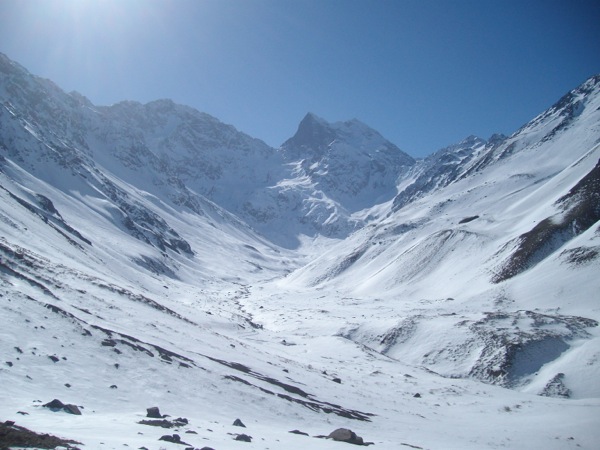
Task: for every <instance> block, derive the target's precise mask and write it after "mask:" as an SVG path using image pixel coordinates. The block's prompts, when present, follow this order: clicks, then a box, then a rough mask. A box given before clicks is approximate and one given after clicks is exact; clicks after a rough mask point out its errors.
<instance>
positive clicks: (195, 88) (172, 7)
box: [0, 0, 600, 157]
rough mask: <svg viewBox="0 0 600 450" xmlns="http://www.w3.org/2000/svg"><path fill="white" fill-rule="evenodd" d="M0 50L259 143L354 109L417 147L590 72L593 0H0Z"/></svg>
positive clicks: (108, 96)
mask: <svg viewBox="0 0 600 450" xmlns="http://www.w3.org/2000/svg"><path fill="white" fill-rule="evenodd" d="M0 51H1V52H3V53H5V54H7V55H8V56H9V57H10V58H12V59H14V60H16V61H18V62H19V63H21V64H22V65H23V66H25V67H26V68H27V69H28V70H29V71H30V72H32V73H34V74H36V75H40V76H43V77H46V78H50V79H52V80H53V81H55V82H56V83H57V84H58V85H59V86H60V87H61V88H63V89H65V90H66V91H71V90H76V91H78V92H80V93H82V94H84V95H86V96H87V97H88V98H90V100H91V101H92V102H94V103H95V104H98V105H106V104H112V103H115V102H117V101H120V100H126V99H127V100H138V101H141V102H147V101H151V100H154V99H158V98H172V99H173V100H175V101H176V102H178V103H183V104H187V105H190V106H193V107H195V108H197V109H199V110H201V111H204V112H207V113H209V114H211V115H213V116H215V117H217V118H218V119H220V120H222V121H223V122H226V123H230V124H232V125H234V126H235V127H236V128H238V129H239V130H241V131H244V132H246V133H248V134H250V135H252V136H254V137H257V138H260V139H263V140H264V141H266V142H267V143H268V144H270V145H272V146H279V145H280V144H281V143H283V141H284V140H285V139H287V138H289V137H291V136H292V135H293V134H294V132H295V131H296V128H297V126H298V123H299V122H300V120H301V119H302V117H303V116H304V115H305V114H306V113H307V112H308V111H310V112H313V113H315V114H317V115H318V116H321V117H323V118H324V119H327V120H329V121H332V122H333V121H339V120H347V119H352V118H357V119H359V120H361V121H363V122H365V123H366V124H368V125H370V126H371V127H373V128H375V129H376V130H378V131H379V132H380V133H381V134H383V135H384V136H385V137H386V138H388V139H389V140H391V141H392V142H394V143H395V144H396V145H398V146H399V147H400V148H402V149H403V150H404V151H406V152H407V153H409V154H411V155H412V156H416V157H420V156H425V155H427V154H430V153H432V152H434V151H435V150H437V149H439V148H441V147H443V146H445V145H449V144H452V143H455V142H457V141H459V140H460V139H462V138H464V137H466V136H467V135H469V134H476V135H478V136H481V137H483V138H487V137H489V136H490V135H491V134H492V133H494V132H503V133H506V134H510V133H512V132H513V131H515V130H516V129H517V128H518V127H519V126H521V125H522V124H524V123H525V122H526V121H528V120H530V119H531V118H533V117H534V116H535V115H536V114H538V113H540V112H541V111H543V110H544V109H546V108H547V107H549V106H551V105H552V104H553V103H554V102H555V101H556V100H558V99H559V98H560V97H561V96H562V95H563V94H565V93H566V92H567V91H568V90H570V89H572V88H574V87H576V86H577V85H579V84H580V83H582V82H583V81H584V80H585V79H586V78H588V77H589V76H591V75H594V74H597V73H600V2H599V1H597V0H592V1H584V0H564V1H557V0H540V1H535V0H517V1H513V0H497V1H491V0H437V1H434V0H415V1H412V0H393V1H392V0H293V1H292V0H179V1H177V0H173V1H168V0H164V1H154V0H115V1H111V0H73V1H60V0H46V1H41V0H28V1H20V0H0Z"/></svg>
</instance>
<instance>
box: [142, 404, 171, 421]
mask: <svg viewBox="0 0 600 450" xmlns="http://www.w3.org/2000/svg"><path fill="white" fill-rule="evenodd" d="M146 417H151V418H153V419H162V418H163V417H167V416H163V415H161V414H160V410H159V409H158V406H153V407H151V408H147V409H146Z"/></svg>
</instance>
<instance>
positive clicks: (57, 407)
mask: <svg viewBox="0 0 600 450" xmlns="http://www.w3.org/2000/svg"><path fill="white" fill-rule="evenodd" d="M42 406H44V407H45V408H48V409H50V410H51V411H54V412H58V411H64V412H66V413H69V414H74V415H76V416H81V411H80V410H79V408H78V407H77V406H76V405H71V404H67V405H65V404H64V403H63V402H61V401H60V400H59V399H57V398H55V399H54V400H52V401H51V402H49V403H46V404H45V405H42Z"/></svg>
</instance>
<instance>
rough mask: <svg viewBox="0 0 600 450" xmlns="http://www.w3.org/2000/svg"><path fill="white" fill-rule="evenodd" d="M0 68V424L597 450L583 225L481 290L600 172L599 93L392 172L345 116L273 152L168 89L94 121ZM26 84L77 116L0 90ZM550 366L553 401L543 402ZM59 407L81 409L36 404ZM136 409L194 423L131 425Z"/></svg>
mask: <svg viewBox="0 0 600 450" xmlns="http://www.w3.org/2000/svg"><path fill="white" fill-rule="evenodd" d="M2 58H3V57H2V56H0V63H3V62H4V63H5V61H4V60H3V59H2ZM1 67H2V66H0V68H1ZM11 67H14V69H11V70H14V72H10V74H11V75H10V76H8V75H5V74H4V72H3V73H2V77H3V78H1V79H0V80H1V81H2V82H0V93H1V95H2V109H1V110H0V111H2V112H0V152H1V155H2V158H3V159H2V160H1V161H0V186H1V187H2V189H0V205H1V207H0V317H2V319H3V327H2V328H0V381H1V382H2V386H3V394H2V401H1V402H0V420H1V421H5V420H13V421H15V422H16V423H17V424H18V425H20V426H25V427H27V428H30V429H32V430H35V431H37V432H42V433H51V434H53V435H58V436H61V437H65V438H68V439H74V440H77V441H80V442H82V443H83V445H82V448H90V449H96V448H105V449H117V448H119V449H121V448H123V447H124V446H125V445H126V446H128V447H129V448H140V447H143V446H145V447H147V448H165V449H175V448H182V446H181V445H177V444H173V443H168V442H164V441H158V439H159V438H160V437H161V436H162V435H165V434H173V433H178V434H179V435H180V436H181V439H182V440H183V441H185V442H187V443H189V444H190V445H191V446H193V447H195V448H202V447H204V446H209V447H213V448H217V449H228V448H255V449H278V448H287V449H292V450H293V449H301V448H302V449H304V448H307V447H314V448H320V449H321V448H322V449H338V448H343V447H344V446H345V445H347V444H343V443H338V442H332V441H330V440H316V439H315V438H314V437H312V436H316V435H328V434H329V433H330V432H331V431H333V430H334V429H336V428H340V427H344V428H350V429H352V430H353V431H354V432H356V433H357V434H358V435H360V436H362V437H363V438H364V439H365V441H367V442H369V441H371V442H373V443H374V448H382V449H392V448H411V447H418V448H428V449H435V448H444V449H451V448H457V449H458V448H460V449H482V448H540V449H541V448H543V449H568V448H590V449H592V448H596V447H597V442H598V440H599V438H600V431H599V428H598V426H597V417H598V412H599V408H600V383H599V382H598V380H600V376H599V375H600V374H599V371H600V327H598V326H597V322H598V321H600V308H599V307H598V292H600V281H599V280H598V276H597V274H598V264H599V259H598V258H594V257H591V256H589V255H592V254H593V250H594V249H596V250H598V249H599V248H600V241H599V239H600V237H599V236H600V235H599V232H598V223H596V224H595V225H594V226H592V227H590V228H589V229H587V230H585V231H583V232H582V233H581V234H579V235H575V236H573V237H572V238H571V239H569V240H566V241H565V242H564V243H562V244H561V245H560V246H559V247H558V248H557V249H555V250H554V251H552V252H551V253H550V254H548V255H546V256H544V257H543V258H541V259H540V260H539V261H537V260H536V261H535V264H532V266H531V267H529V268H527V269H526V270H523V271H521V272H520V273H518V274H517V275H515V276H513V277H510V278H508V279H506V280H504V281H502V282H497V283H495V282H494V281H493V278H494V274H495V273H497V272H498V270H500V268H501V267H502V264H504V263H505V262H506V261H507V258H510V256H511V255H512V254H513V252H514V250H515V248H516V247H517V245H518V239H519V237H520V236H521V235H523V234H524V233H527V232H529V231H530V230H531V229H532V228H533V227H534V226H535V225H536V224H538V223H540V222H541V221H543V220H545V219H546V218H549V217H558V216H557V214H559V213H561V210H560V208H559V206H558V205H557V200H558V199H559V198H561V197H562V196H564V195H565V194H566V193H568V192H569V190H570V189H571V188H572V187H573V186H574V185H576V183H577V182H578V181H579V180H580V179H581V178H583V177H584V176H585V175H586V174H588V173H589V172H590V170H591V169H592V168H593V167H594V166H595V164H596V163H597V161H598V160H599V159H600V146H599V144H598V141H599V139H600V137H599V134H598V133H600V127H598V123H600V121H599V114H600V112H599V109H598V107H599V106H600V95H599V94H598V88H597V85H598V84H597V83H596V84H593V83H592V84H590V83H588V84H585V85H584V86H583V87H582V88H580V89H579V91H574V92H575V94H573V100H572V102H571V103H568V102H567V103H566V105H567V106H564V107H562V108H563V109H560V108H558V107H557V108H553V109H551V110H549V111H548V112H546V113H544V114H541V115H540V116H538V117H537V118H535V119H534V120H533V121H532V122H531V123H530V124H528V125H526V126H525V127H523V128H522V129H521V130H519V131H518V132H516V133H515V134H513V135H512V136H511V137H509V138H507V139H505V140H503V141H501V142H496V143H494V144H493V145H492V144H489V143H486V142H484V141H483V140H480V139H478V138H475V137H470V138H468V139H466V140H465V141H463V142H462V143H459V144H457V145H456V146H451V147H448V148H447V149H443V150H442V151H440V152H438V153H437V154H436V155H434V157H432V158H430V159H428V160H425V161H418V162H414V161H412V162H410V163H409V162H407V160H405V159H403V158H404V157H403V156H402V154H401V153H400V151H399V150H398V149H397V148H396V147H395V146H393V147H392V145H393V144H389V145H388V143H387V141H385V139H384V138H383V137H381V136H380V135H379V134H378V133H377V132H375V131H374V130H371V129H370V128H368V127H367V126H366V125H364V124H361V123H360V122H358V121H356V120H352V121H348V122H340V123H336V124H330V123H328V122H327V121H325V120H323V119H319V118H318V117H316V116H314V115H309V116H307V117H308V119H309V120H312V121H313V122H315V124H316V125H315V126H317V125H318V126H319V127H321V128H322V129H324V130H325V131H324V133H325V135H326V137H328V138H330V137H331V136H333V135H335V136H334V137H335V138H334V139H330V140H327V142H325V146H324V147H323V148H322V149H320V150H324V151H325V156H323V155H319V157H317V158H313V159H312V160H310V161H308V160H307V161H305V159H306V158H300V157H298V158H295V157H292V156H291V155H292V154H295V153H296V152H297V153H298V155H296V156H299V155H300V153H301V150H302V149H300V148H298V147H294V146H293V145H292V144H294V142H293V141H291V142H288V145H287V146H286V145H284V147H283V148H282V149H279V150H275V149H270V148H268V147H267V146H266V145H265V144H264V143H261V142H260V141H256V140H254V139H252V138H250V137H249V136H245V135H243V134H241V133H238V132H237V131H236V130H235V129H234V128H233V127H230V126H225V125H223V124H220V123H219V122H218V121H217V120H216V119H214V118H211V117H210V116H207V115H204V114H202V113H199V112H197V111H194V110H192V109H191V108H188V107H184V106H181V105H176V104H174V103H172V102H169V101H158V102H153V103H150V104H147V105H141V104H136V103H133V102H125V103H121V104H118V105H115V106H113V107H106V108H105V107H94V108H92V109H90V105H88V104H82V103H81V102H80V101H76V102H75V103H74V98H73V97H71V96H69V95H67V94H64V93H62V91H60V90H59V89H58V88H52V89H51V86H50V85H48V86H47V85H46V84H42V85H40V84H39V83H40V82H39V80H37V79H36V78H35V77H32V76H31V75H29V74H27V73H26V72H25V71H24V69H21V68H19V67H18V66H11ZM19 77H20V78H21V79H22V80H25V81H23V83H22V86H24V87H23V89H33V90H35V91H36V92H37V91H38V90H40V89H42V87H43V89H45V90H46V92H47V95H48V96H49V98H50V99H49V100H48V103H49V104H50V105H53V107H55V108H58V109H60V111H63V112H64V114H63V116H64V117H70V118H76V119H77V120H75V119H73V120H72V121H71V122H69V126H66V125H65V124H64V123H63V122H62V121H61V120H59V119H56V118H55V117H54V116H52V115H50V114H49V113H48V112H47V110H46V107H47V105H46V104H43V105H42V107H40V108H39V110H38V111H35V114H34V112H33V111H32V109H31V107H30V106H29V105H28V104H27V102H26V100H25V97H21V96H20V95H16V94H11V96H10V97H9V94H8V93H9V92H10V89H9V87H10V86H13V85H12V84H11V83H13V81H11V80H14V79H19ZM40 86H41V87H40ZM8 99H10V107H9V106H6V105H7V103H6V102H7V101H8ZM573 102H576V104H575V103H573ZM42 103H43V102H42ZM569 105H571V106H573V105H574V106H573V108H571V110H572V111H573V114H571V115H570V116H569V114H567V113H568V111H570V110H569V109H568V107H569ZM48 108H49V107H48ZM564 108H567V109H564ZM565 111H566V112H565ZM63 116H61V117H63ZM565 117H569V122H568V124H565V125H563V126H561V127H560V129H559V130H558V131H556V132H553V130H555V129H556V128H557V127H559V125H560V124H562V123H563V120H565ZM34 119H35V120H34ZM55 119H56V120H55ZM305 120H307V119H305ZM120 121H122V122H120ZM119 123H121V125H119V126H117V125H116V124H119ZM125 125H126V126H125ZM28 130H30V131H31V130H33V131H34V132H35V136H34V135H32V134H31V132H30V131H28ZM178 130H179V131H181V130H183V131H182V133H181V134H178V133H179V131H178ZM136 139H139V141H135V140H136ZM131 140H133V141H134V142H138V143H143V145H139V146H131V145H130V144H131V142H132V141H131ZM198 142H200V143H201V145H200V144H197V143H198ZM304 144H306V142H304ZM510 149H512V150H510ZM304 150H306V149H304ZM312 150H315V149H312ZM305 156H306V155H305ZM313 156H314V155H313ZM377 158H382V159H379V161H386V158H388V160H387V161H392V160H393V161H394V164H391V165H390V166H389V167H388V168H389V169H390V172H389V173H387V172H386V173H385V174H383V175H381V173H379V172H377V170H375V171H374V172H372V173H371V175H373V176H376V175H377V176H379V175H381V177H380V178H379V181H380V182H381V183H382V184H378V185H375V184H368V185H365V186H366V187H365V189H366V190H367V191H368V195H366V194H364V192H363V191H361V192H360V193H359V194H358V197H353V196H352V195H351V193H350V191H347V190H344V189H345V188H346V187H349V186H350V185H351V184H352V180H355V179H356V178H355V176H356V173H357V172H356V171H357V170H358V172H360V171H361V170H363V169H364V167H366V166H364V165H363V163H364V162H365V161H367V160H372V159H377ZM309 159H310V158H309ZM161 161H162V162H161ZM257 161H262V166H261V165H260V164H257ZM442 161H443V163H442ZM448 161H450V163H449V162H448ZM159 163H161V164H164V165H163V166H161V165H160V164H159ZM186 166H188V167H187V169H190V168H192V169H193V170H187V171H186V170H184V169H185V168H186ZM369 167H370V166H369ZM213 169H214V170H213ZM391 169H393V170H394V171H396V174H395V175H394V176H393V177H392V176H391V173H392V170H391ZM195 170H198V171H199V172H195ZM219 174H220V175H219ZM378 174H379V175H378ZM211 177H212V178H211ZM327 177H329V178H327ZM396 177H397V178H396ZM240 180H242V183H243V186H242V187H241V188H239V189H237V190H234V187H239V186H238V184H237V182H238V181H240ZM372 180H373V178H370V181H372ZM333 182H336V183H338V184H331V183H333ZM348 182H349V184H348ZM415 182H417V184H418V185H420V186H422V187H423V188H422V189H421V190H419V191H418V192H416V195H415V196H414V197H411V198H410V201H409V202H408V203H407V204H405V205H403V206H402V207H398V205H399V203H397V202H395V201H394V199H393V196H394V195H397V194H401V193H402V192H403V191H404V190H406V189H408V188H409V187H410V186H411V185H412V184H413V183H415ZM328 183H329V184H328ZM213 186H214V190H213V189H212V187H213ZM426 186H431V188H427V187H426ZM40 195H43V196H44V198H47V199H49V200H50V201H51V202H52V205H53V207H54V209H55V211H52V210H51V209H49V208H48V207H47V205H46V209H44V203H43V202H41V201H40V198H41V197H39V196H40ZM361 195H364V198H362V197H360V196H361ZM367 198H369V199H371V201H372V202H374V203H372V204H370V205H367V204H366V203H365V202H366V199H367ZM375 199H378V200H377V201H376V202H375ZM475 216H478V217H477V218H475V219H472V220H470V221H468V222H466V223H460V222H461V221H462V220H463V219H465V218H473V217H475ZM126 218H129V219H130V222H126V220H125V219H126ZM128 223H129V224H130V226H128V225H127V224H128ZM131 224H133V225H131ZM173 242H177V243H179V244H180V245H179V246H177V245H171V244H172V243H173ZM184 243H185V244H187V245H189V248H190V249H191V251H185V245H184ZM165 244H168V245H165ZM161 245H162V247H161ZM581 249H591V250H590V251H589V252H588V253H587V255H588V256H589V257H582V258H579V259H577V258H575V259H572V258H571V259H570V258H569V255H573V254H577V255H579V253H576V252H578V251H580V250H581ZM569 252H571V253H569ZM573 252H575V253H573ZM584 254H585V253H584ZM513 353H514V354H513ZM50 356H52V357H54V358H53V359H51V358H50ZM9 363H10V364H9ZM557 374H563V376H562V377H561V378H560V379H561V382H562V383H564V385H565V387H566V388H568V390H569V391H570V393H571V396H570V398H561V397H556V398H555V397H548V396H541V395H539V394H540V393H542V391H543V390H544V388H545V386H546V385H547V384H548V382H549V381H550V380H553V379H555V377H556V376H557ZM334 380H335V381H334ZM112 386H115V387H112ZM416 394H419V395H416ZM54 398H58V399H60V400H61V401H63V402H64V403H73V404H76V405H80V406H81V407H82V415H81V416H74V415H69V414H67V413H65V412H52V411H50V410H48V409H47V408H44V407H42V406H41V405H42V404H44V403H47V402H49V401H51V400H52V399H54ZM152 406H158V407H160V410H161V412H162V413H163V414H168V415H169V416H170V419H174V418H177V417H185V418H187V419H188V420H189V424H188V425H186V426H180V427H178V428H177V429H169V430H168V429H162V428H156V427H151V426H148V425H143V424H139V423H138V422H140V421H141V420H144V419H145V418H146V417H145V416H146V408H149V407H152ZM22 413H26V414H22ZM236 418H240V419H241V420H242V421H243V422H244V423H245V424H246V426H247V428H239V427H235V426H233V425H232V424H233V421H234V420H235V419H236ZM360 418H363V419H368V420H360ZM294 429H298V430H301V431H303V432H306V433H308V434H309V435H310V436H308V437H307V436H301V435H295V434H290V433H289V431H291V430H294ZM186 431H194V432H195V433H186ZM238 433H246V434H249V435H251V436H252V437H253V440H252V442H251V443H240V442H237V441H234V437H235V435H236V434H238ZM0 443H1V441H0Z"/></svg>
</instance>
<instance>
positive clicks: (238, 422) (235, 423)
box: [233, 419, 246, 428]
mask: <svg viewBox="0 0 600 450" xmlns="http://www.w3.org/2000/svg"><path fill="white" fill-rule="evenodd" d="M233 426H235V427H242V428H246V425H244V422H242V421H241V420H240V419H235V421H234V422H233Z"/></svg>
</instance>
